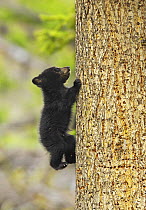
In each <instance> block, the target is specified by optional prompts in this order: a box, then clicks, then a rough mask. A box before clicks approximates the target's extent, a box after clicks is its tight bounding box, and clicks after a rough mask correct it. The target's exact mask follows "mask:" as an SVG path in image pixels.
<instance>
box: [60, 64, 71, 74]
mask: <svg viewBox="0 0 146 210" xmlns="http://www.w3.org/2000/svg"><path fill="white" fill-rule="evenodd" d="M61 71H62V72H63V73H64V74H67V73H69V72H70V67H69V66H66V67H63V68H61Z"/></svg>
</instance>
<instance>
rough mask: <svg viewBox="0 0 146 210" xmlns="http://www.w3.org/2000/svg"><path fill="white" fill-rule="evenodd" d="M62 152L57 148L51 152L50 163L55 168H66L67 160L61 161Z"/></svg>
mask: <svg viewBox="0 0 146 210" xmlns="http://www.w3.org/2000/svg"><path fill="white" fill-rule="evenodd" d="M63 154H64V153H63V151H61V150H59V148H57V149H56V150H54V151H52V152H51V160H50V165H51V166H52V167H53V168H54V169H55V170H61V169H63V168H66V166H67V162H62V158H63Z"/></svg>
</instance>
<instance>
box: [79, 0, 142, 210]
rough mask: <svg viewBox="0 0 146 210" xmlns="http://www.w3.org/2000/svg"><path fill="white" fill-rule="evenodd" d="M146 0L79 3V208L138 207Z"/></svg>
mask: <svg viewBox="0 0 146 210" xmlns="http://www.w3.org/2000/svg"><path fill="white" fill-rule="evenodd" d="M144 43H145V42H144V0H105V1H104V0H76V72H77V77H78V78H80V79H81V81H82V88H81V91H80V94H79V99H78V103H77V163H76V209H77V210H80V209H83V210H86V209H89V210H92V209H95V210H98V209H105V210H107V209H110V210H111V209H120V210H126V209H133V210H135V209H136V210H137V209H140V210H143V209H144V206H145V203H144V166H145V162H144V154H145V152H144V150H145V147H144V139H145V137H146V132H145V130H144V128H145V118H144V117H145V104H146V102H145V89H144V88H145V86H144V80H145V77H144V76H145V72H144Z"/></svg>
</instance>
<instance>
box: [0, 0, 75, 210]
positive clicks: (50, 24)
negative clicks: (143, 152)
mask: <svg viewBox="0 0 146 210" xmlns="http://www.w3.org/2000/svg"><path fill="white" fill-rule="evenodd" d="M74 15H75V14H74V1H73V0H41V1H40V0H0V209H1V210H13V209H15V210H54V209H55V210H59V209H66V210H67V209H68V210H69V209H74V190H75V168H74V167H75V166H74V165H71V166H68V167H67V168H66V169H64V170H62V171H54V170H53V169H52V168H50V166H49V155H48V154H47V152H46V151H45V150H44V149H43V148H42V145H41V144H40V142H39V135H38V124H39V117H40V111H41V108H42V105H43V103H42V102H43V101H42V95H41V91H40V89H39V88H37V87H36V86H34V85H33V84H32V83H31V80H32V78H33V77H34V76H37V75H38V74H39V73H40V72H42V71H43V70H44V69H45V68H48V67H50V66H59V67H63V66H70V67H71V69H72V74H71V77H70V79H69V81H68V82H67V84H66V85H67V86H71V85H72V82H73V80H74V77H75V73H74V68H75V64H74V62H75V61H74V59H75V52H74V36H75V34H74V33H75V32H74V24H75V19H74ZM73 113H75V106H74V108H73ZM74 115H75V114H73V116H74ZM71 129H72V131H71V132H72V133H75V130H74V129H75V128H74V117H73V122H72V123H71Z"/></svg>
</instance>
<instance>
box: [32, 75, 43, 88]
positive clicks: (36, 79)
mask: <svg viewBox="0 0 146 210" xmlns="http://www.w3.org/2000/svg"><path fill="white" fill-rule="evenodd" d="M32 82H33V84H35V85H37V86H38V87H41V85H42V80H41V79H39V78H38V77H35V78H33V80H32Z"/></svg>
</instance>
